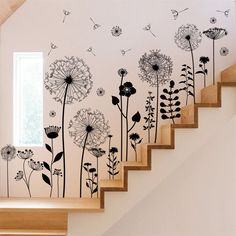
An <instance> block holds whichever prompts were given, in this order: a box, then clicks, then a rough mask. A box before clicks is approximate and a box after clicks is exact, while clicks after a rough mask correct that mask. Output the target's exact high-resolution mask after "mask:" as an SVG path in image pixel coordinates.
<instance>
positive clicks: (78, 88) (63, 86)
mask: <svg viewBox="0 0 236 236" xmlns="http://www.w3.org/2000/svg"><path fill="white" fill-rule="evenodd" d="M91 77H92V75H91V73H90V70H89V67H88V66H87V65H86V64H85V63H84V61H83V60H82V59H80V58H78V57H65V59H62V60H56V61H55V62H54V63H52V64H51V65H50V73H46V78H45V82H44V84H45V88H46V89H47V90H49V92H50V94H54V99H55V100H56V101H58V102H60V103H62V104H63V108H62V148H63V197H65V185H66V170H65V169H66V164H65V163H66V161H65V159H66V150H65V133H64V126H65V105H66V104H71V103H73V102H74V101H82V100H83V99H84V98H85V97H87V96H88V94H89V92H90V90H91V88H92V84H93V83H92V81H91Z"/></svg>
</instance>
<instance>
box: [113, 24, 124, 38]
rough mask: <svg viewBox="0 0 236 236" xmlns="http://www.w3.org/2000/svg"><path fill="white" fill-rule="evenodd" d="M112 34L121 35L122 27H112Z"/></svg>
mask: <svg viewBox="0 0 236 236" xmlns="http://www.w3.org/2000/svg"><path fill="white" fill-rule="evenodd" d="M111 34H112V36H114V37H119V36H120V35H121V34H122V29H121V28H120V27H119V26H114V27H112V29H111Z"/></svg>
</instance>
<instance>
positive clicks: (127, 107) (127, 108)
mask: <svg viewBox="0 0 236 236" xmlns="http://www.w3.org/2000/svg"><path fill="white" fill-rule="evenodd" d="M128 113H129V97H127V104H126V161H128V148H129V145H128V134H129V121H128Z"/></svg>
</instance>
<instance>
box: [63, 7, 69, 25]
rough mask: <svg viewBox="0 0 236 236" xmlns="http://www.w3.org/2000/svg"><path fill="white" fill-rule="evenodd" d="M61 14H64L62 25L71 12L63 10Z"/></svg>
mask: <svg viewBox="0 0 236 236" xmlns="http://www.w3.org/2000/svg"><path fill="white" fill-rule="evenodd" d="M63 14H64V17H63V21H62V23H65V21H66V18H67V16H69V15H70V14H71V12H70V11H67V10H63Z"/></svg>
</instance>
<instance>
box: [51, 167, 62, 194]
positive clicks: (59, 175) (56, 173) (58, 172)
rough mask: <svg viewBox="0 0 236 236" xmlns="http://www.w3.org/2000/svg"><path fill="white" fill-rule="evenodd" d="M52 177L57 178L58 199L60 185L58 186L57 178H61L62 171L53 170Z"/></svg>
mask: <svg viewBox="0 0 236 236" xmlns="http://www.w3.org/2000/svg"><path fill="white" fill-rule="evenodd" d="M53 175H56V176H57V197H58V198H59V197H60V195H59V193H60V184H59V178H60V177H62V171H61V169H54V172H53Z"/></svg>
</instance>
